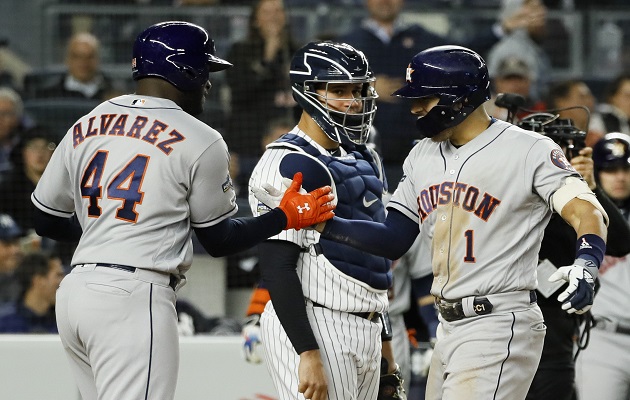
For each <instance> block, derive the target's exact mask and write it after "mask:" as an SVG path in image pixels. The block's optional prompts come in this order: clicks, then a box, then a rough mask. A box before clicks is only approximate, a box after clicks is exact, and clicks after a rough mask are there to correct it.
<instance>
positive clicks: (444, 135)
mask: <svg viewBox="0 0 630 400" xmlns="http://www.w3.org/2000/svg"><path fill="white" fill-rule="evenodd" d="M439 102H440V99H439V98H438V97H436V96H431V97H421V98H419V99H413V100H412V102H411V113H412V114H413V115H415V116H417V117H418V118H421V117H424V116H425V115H427V114H428V113H429V111H431V109H432V108H433V107H435V106H437V105H438V103H439ZM452 134H453V133H452V129H445V130H443V131H442V132H440V133H438V134H437V135H435V136H433V137H432V138H431V140H433V141H434V142H443V141H445V140H447V139H449V138H450V137H451V136H452Z"/></svg>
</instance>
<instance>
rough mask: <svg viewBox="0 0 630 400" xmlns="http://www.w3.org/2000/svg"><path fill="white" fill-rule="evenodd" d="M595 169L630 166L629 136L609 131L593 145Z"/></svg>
mask: <svg viewBox="0 0 630 400" xmlns="http://www.w3.org/2000/svg"><path fill="white" fill-rule="evenodd" d="M593 164H594V166H595V170H596V171H601V170H603V169H613V168H619V167H621V168H630V138H629V137H628V135H626V134H623V133H617V132H615V133H609V134H607V135H606V136H604V137H603V138H602V139H600V140H599V141H598V142H597V143H595V145H594V146H593Z"/></svg>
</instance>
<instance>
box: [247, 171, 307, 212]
mask: <svg viewBox="0 0 630 400" xmlns="http://www.w3.org/2000/svg"><path fill="white" fill-rule="evenodd" d="M291 182H292V180H291V179H289V178H282V190H279V189H276V188H275V187H273V186H271V185H270V184H269V183H263V185H262V187H253V188H252V189H251V191H252V193H253V194H254V197H256V198H257V199H258V201H259V202H260V203H263V204H264V205H265V206H267V207H268V208H269V210H271V209H273V208H276V207H278V206H279V205H280V201H281V200H282V197H283V196H284V192H286V190H287V189H288V188H289V186H291ZM300 193H306V190H304V189H303V188H300ZM269 210H267V211H269ZM258 211H261V208H260V206H259V207H258ZM261 214H262V213H261Z"/></svg>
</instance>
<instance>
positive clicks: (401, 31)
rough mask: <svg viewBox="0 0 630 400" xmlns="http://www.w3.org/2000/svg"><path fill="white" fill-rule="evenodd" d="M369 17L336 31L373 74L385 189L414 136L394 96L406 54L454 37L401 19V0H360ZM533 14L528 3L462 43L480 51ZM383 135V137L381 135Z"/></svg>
mask: <svg viewBox="0 0 630 400" xmlns="http://www.w3.org/2000/svg"><path fill="white" fill-rule="evenodd" d="M365 8H366V10H367V12H368V18H366V19H365V20H363V21H362V23H361V26H360V27H358V28H356V29H353V30H351V31H350V32H347V33H345V34H343V35H341V36H340V37H339V40H340V41H342V42H345V43H348V44H350V45H352V46H354V47H356V48H357V49H359V50H361V51H363V52H364V53H365V55H366V57H367V58H368V59H369V60H370V62H371V66H372V69H373V70H374V73H375V74H376V78H377V79H376V90H377V92H378V93H379V94H380V98H379V100H378V117H377V118H376V119H375V120H374V127H375V128H376V131H377V134H378V136H377V137H378V138H379V139H377V141H379V143H376V144H377V146H378V148H379V150H380V152H381V154H382V156H383V162H384V166H385V171H386V174H387V179H388V181H389V188H390V191H393V190H394V189H395V188H396V185H397V183H398V180H399V179H400V177H401V176H402V163H403V161H404V158H405V156H406V155H407V154H408V153H409V150H410V149H411V147H412V144H413V142H414V140H416V139H418V134H417V130H416V128H415V120H416V118H415V117H414V116H413V115H411V114H410V113H409V107H408V104H407V103H406V102H405V101H404V100H402V99H400V98H398V97H394V96H390V94H391V93H392V92H394V91H395V90H396V89H398V88H399V87H400V86H401V85H402V84H403V83H404V79H405V68H406V67H407V64H408V63H409V60H411V58H412V57H413V56H414V55H415V54H416V53H417V52H418V51H420V50H422V49H424V48H429V47H433V46H439V45H445V44H452V42H453V40H451V39H449V38H447V37H444V36H440V35H437V34H434V33H432V32H431V31H429V30H427V29H425V28H423V27H421V26H420V25H416V24H411V25H410V24H406V23H404V22H403V20H402V18H401V14H402V11H403V8H404V0H365ZM536 18H538V15H537V14H533V13H532V11H530V9H528V8H524V9H523V10H522V13H518V14H515V15H510V16H509V17H507V18H504V19H503V20H501V21H500V22H499V23H497V24H496V25H494V26H488V27H487V29H486V30H485V31H480V33H479V34H476V35H475V36H474V37H473V38H468V39H467V40H465V43H461V44H462V45H464V46H466V47H469V48H472V49H473V50H476V51H478V52H479V53H480V54H484V53H485V52H486V51H487V50H488V49H490V47H491V46H492V45H493V44H494V43H496V42H497V41H498V40H499V38H500V37H502V36H503V35H505V34H506V33H509V32H512V31H513V30H515V29H518V28H520V27H523V26H528V25H529V24H531V23H532V21H535V20H536ZM385 138H386V139H385Z"/></svg>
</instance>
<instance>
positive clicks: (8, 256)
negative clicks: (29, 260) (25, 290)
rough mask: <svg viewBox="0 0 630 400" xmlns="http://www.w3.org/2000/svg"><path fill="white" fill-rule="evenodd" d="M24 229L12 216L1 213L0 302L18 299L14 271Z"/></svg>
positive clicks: (18, 258)
mask: <svg viewBox="0 0 630 400" xmlns="http://www.w3.org/2000/svg"><path fill="white" fill-rule="evenodd" d="M21 237H22V229H20V227H19V226H18V224H17V223H16V222H15V220H14V219H13V218H11V216H9V215H7V214H0V304H4V303H7V302H11V301H14V300H15V299H17V296H18V291H19V287H18V284H17V282H16V280H15V276H14V272H15V268H16V267H17V265H18V263H19V261H20V258H21V257H22V250H21V248H20V238H21Z"/></svg>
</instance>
